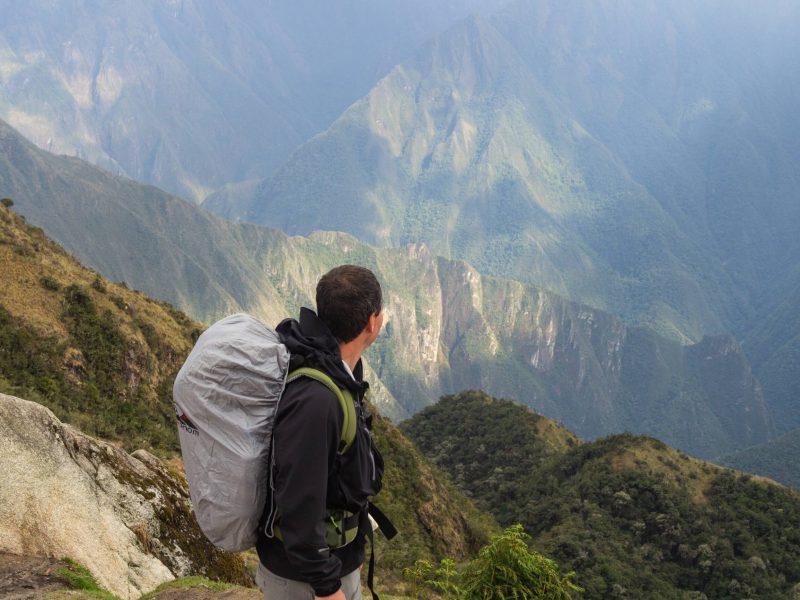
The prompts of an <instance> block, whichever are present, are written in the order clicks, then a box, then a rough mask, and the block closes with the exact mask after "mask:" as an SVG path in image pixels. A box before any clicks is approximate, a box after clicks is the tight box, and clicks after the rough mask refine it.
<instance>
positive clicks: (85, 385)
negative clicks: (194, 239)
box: [0, 207, 201, 453]
mask: <svg viewBox="0 0 800 600" xmlns="http://www.w3.org/2000/svg"><path fill="white" fill-rule="evenodd" d="M0 258H1V262H2V264H3V269H2V273H0V282H2V283H1V284H0V391H3V392H4V393H8V394H13V395H16V396H20V397H23V398H26V399H29V400H34V401H36V402H39V403H41V404H44V405H45V406H47V407H48V408H50V409H51V410H53V412H54V413H55V414H56V416H58V417H59V418H60V419H62V420H64V421H66V422H68V423H70V424H73V425H75V426H76V427H78V428H79V429H81V430H82V431H84V432H85V433H88V434H90V435H94V436H100V437H103V438H105V439H108V440H113V441H117V442H120V443H122V444H124V445H125V447H126V449H128V450H135V449H136V448H140V447H143V446H144V447H149V448H154V449H157V450H160V451H161V452H162V453H169V452H174V451H176V450H177V449H178V445H177V436H176V431H175V425H174V420H175V413H174V409H173V408H172V382H173V380H174V378H175V375H176V374H177V371H178V369H179V368H180V366H181V364H182V363H183V360H184V358H185V356H186V354H188V352H189V350H190V349H191V346H192V344H193V342H194V340H195V339H196V336H197V335H199V333H200V331H201V330H200V326H199V325H198V324H197V323H195V322H194V321H192V320H191V319H189V318H188V317H186V316H185V315H184V314H183V313H181V312H179V311H177V310H176V309H175V308H173V307H172V306H170V305H169V304H167V303H164V302H156V301H154V300H151V299H149V298H147V297H146V296H144V295H143V294H141V293H139V292H135V291H133V290H130V289H128V288H127V287H125V286H121V285H118V284H114V283H111V282H110V281H108V280H106V279H104V278H103V277H101V276H100V275H98V274H97V273H95V272H93V271H90V270H88V269H86V268H84V267H82V266H81V265H80V264H79V263H78V262H77V261H75V259H73V258H72V257H71V256H70V255H69V254H67V253H66V252H65V251H64V250H63V249H62V248H61V247H59V246H58V245H56V244H55V243H53V242H52V241H50V240H49V239H48V238H47V237H46V236H45V235H44V233H43V232H42V230H41V229H39V228H36V227H31V226H29V225H26V224H25V223H24V221H22V219H21V218H20V217H18V216H17V215H16V214H15V213H13V212H12V211H11V210H9V209H8V208H6V207H0Z"/></svg>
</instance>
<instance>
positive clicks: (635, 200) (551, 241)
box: [225, 0, 800, 341]
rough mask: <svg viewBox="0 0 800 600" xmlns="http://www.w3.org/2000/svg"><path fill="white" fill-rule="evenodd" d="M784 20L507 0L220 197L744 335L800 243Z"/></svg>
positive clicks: (242, 208) (670, 324)
mask: <svg viewBox="0 0 800 600" xmlns="http://www.w3.org/2000/svg"><path fill="white" fill-rule="evenodd" d="M798 25H800V11H799V10H798V8H797V6H796V5H795V4H794V3H791V2H786V1H776V2H770V3H768V6H767V7H765V8H764V10H761V9H760V8H759V9H755V8H754V7H752V6H751V5H749V4H747V3H744V2H736V3H734V4H732V5H731V4H730V3H725V2H720V1H713V2H706V3H702V4H693V5H691V6H689V5H686V4H685V3H680V2H672V1H666V0H654V1H652V2H644V3H642V2H623V3H620V2H610V1H608V2H605V1H604V2H595V3H592V4H591V5H587V4H583V3H564V2H556V1H549V0H521V1H517V2H514V3H512V4H510V5H509V6H508V7H506V8H505V9H504V10H501V11H500V12H499V13H498V14H496V15H494V16H492V17H489V18H480V17H475V18H470V19H467V20H465V21H463V22H461V23H459V24H458V25H456V26H454V27H453V28H451V29H450V30H448V31H447V32H445V33H443V34H440V35H438V36H436V37H435V38H434V39H433V41H432V42H430V43H429V44H428V45H427V46H426V47H425V48H424V49H422V50H421V51H420V52H418V53H417V54H416V56H415V57H414V58H412V59H410V60H408V61H405V62H404V63H402V64H400V65H398V66H397V67H395V68H394V69H393V70H392V71H391V72H390V73H389V74H388V75H387V76H386V77H385V78H383V79H382V80H381V81H379V82H378V83H377V84H376V86H375V87H374V88H373V89H372V90H371V91H370V92H369V94H367V95H366V96H365V97H363V98H362V99H360V100H359V101H358V102H356V103H354V104H353V105H352V106H351V107H350V108H349V109H348V110H347V111H345V113H343V114H342V115H341V117H339V119H337V121H336V122H335V123H333V124H332V125H331V127H330V128H329V129H328V130H327V131H325V132H324V133H323V134H320V135H318V136H316V137H315V138H313V139H312V140H310V141H309V142H307V143H306V144H304V145H303V146H302V147H301V148H300V149H298V150H297V151H296V152H295V153H294V154H293V155H292V156H291V157H290V158H289V160H288V161H287V162H286V163H285V164H284V165H283V166H282V167H281V168H280V169H279V170H278V171H277V172H276V173H275V174H274V175H272V176H271V177H269V178H267V179H266V180H265V181H264V182H263V184H262V186H261V189H260V191H258V192H256V193H255V194H253V198H252V200H251V201H250V202H249V203H247V204H246V205H245V204H242V205H235V206H232V207H230V208H229V209H227V210H226V211H225V214H228V215H234V216H237V217H241V218H242V219H246V220H250V221H252V222H256V223H261V224H265V225H270V226H276V227H280V228H281V229H282V230H284V231H287V232H289V233H293V234H307V233H309V232H311V231H313V230H315V229H336V230H341V231H346V232H350V233H352V234H354V235H356V236H357V237H358V238H359V239H362V240H364V241H366V242H368V243H374V244H382V245H398V244H404V243H409V242H413V243H419V242H424V243H426V244H428V245H429V246H430V247H431V248H432V250H433V251H434V252H435V253H436V254H441V255H443V256H447V257H451V258H458V259H464V260H467V261H469V262H470V263H471V264H474V265H475V266H476V267H477V268H478V269H479V270H481V271H482V272H485V273H487V274H493V275H502V276H505V277H510V278H512V279H517V280H522V281H525V282H527V283H532V284H535V285H538V286H541V287H545V288H547V289H549V290H552V291H555V292H557V293H560V294H562V295H565V296H567V297H569V298H570V299H573V300H576V301H581V302H585V303H588V304H590V305H592V306H594V307H597V308H601V309H605V310H609V311H610V312H612V313H614V314H618V315H621V316H623V317H624V318H625V319H626V320H627V321H629V322H633V323H636V324H646V325H648V326H651V327H653V328H655V329H656V330H657V331H659V332H660V333H662V334H666V335H668V336H670V337H674V338H676V339H681V340H684V341H687V340H694V341H698V340H699V339H701V338H702V335H703V334H705V333H718V332H720V331H723V330H728V331H730V330H733V329H736V330H737V331H743V330H744V328H746V323H747V322H748V320H749V319H750V318H752V317H753V316H754V314H753V309H754V307H753V306H752V303H753V301H754V298H753V295H754V294H755V293H757V292H758V291H759V290H761V289H763V288H764V287H765V286H766V285H768V284H770V283H771V282H772V280H773V279H774V278H775V277H777V276H780V274H781V271H782V269H783V268H784V266H785V264H786V263H787V261H788V260H789V259H790V257H794V260H796V257H797V256H798V255H799V254H800V247H799V246H798V242H797V239H796V236H795V235H794V230H795V229H796V227H797V225H798V224H800V208H798V207H800V203H798V202H797V189H798V188H799V186H798V184H800V181H798V174H797V173H798V171H797V169H796V164H795V163H796V161H795V160H794V158H793V157H796V156H797V155H798V150H799V148H798V145H797V144H798V142H797V140H798V135H797V133H798V132H797V128H796V119H794V118H793V115H794V113H795V112H796V109H797V106H798V105H799V104H800V97H798V90H799V89H800V80H799V79H798V74H797V73H798V72H797V70H796V69H794V68H792V65H793V64H794V63H795V62H796V61H797V60H798V58H800V47H799V46H798V43H797V41H796V36H794V35H793V34H792V32H793V31H795V30H796V29H797V27H798ZM742 40H746V43H743V42H742ZM743 48H746V49H747V50H743Z"/></svg>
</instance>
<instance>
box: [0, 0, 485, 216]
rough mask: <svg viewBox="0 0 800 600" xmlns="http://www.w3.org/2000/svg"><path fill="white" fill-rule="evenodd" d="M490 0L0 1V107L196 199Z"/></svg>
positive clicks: (23, 122) (295, 137)
mask: <svg viewBox="0 0 800 600" xmlns="http://www.w3.org/2000/svg"><path fill="white" fill-rule="evenodd" d="M498 4H499V2H498V1H497V0H489V1H486V0H484V1H483V2H476V1H475V0H460V1H458V2H451V3H446V4H445V3H437V4H435V5H431V4H430V3H427V2H423V1H421V0H407V1H404V2H388V1H376V2H369V3H358V4H356V5H353V6H347V7H345V6H333V5H328V4H325V3H322V4H320V3H316V2H308V1H300V2H278V3H270V4H268V5H267V4H264V3H263V2H256V1H253V0H247V1H241V2H237V3H236V4H235V5H228V4H214V3H208V2H201V1H197V0H185V1H182V2H158V1H155V0H147V1H131V0H128V1H125V2H122V3H117V4H114V5H113V6H112V5H106V4H98V5H94V4H92V5H90V4H86V3H83V2H78V3H72V4H70V5H62V4H54V3H49V2H43V1H40V0H35V1H31V2H25V3H4V5H3V6H2V7H0V118H2V119H5V120H7V121H9V122H11V123H12V124H13V125H14V126H15V127H17V128H19V129H20V130H21V131H23V132H24V133H25V135H26V136H27V137H28V138H30V139H31V140H33V141H34V142H35V143H36V144H37V145H39V146H40V147H42V148H47V149H51V150H53V151H56V152H60V153H64V154H70V155H78V156H81V157H82V158H85V159H87V160H90V161H91V162H94V163H96V164H100V165H102V166H105V167H107V168H111V169H112V170H114V171H119V172H122V173H125V174H127V175H128V176H130V177H132V178H134V179H137V180H140V181H147V182H150V183H154V184H157V185H159V187H162V188H164V189H167V190H170V191H172V192H173V193H178V194H181V195H183V196H184V197H187V198H194V199H197V200H202V199H203V198H205V196H206V195H207V194H208V193H209V192H210V191H212V190H214V189H216V188H218V187H221V186H223V185H224V184H228V183H232V182H234V181H240V180H244V179H247V178H251V177H264V176H266V175H268V174H269V173H271V172H272V171H273V170H274V169H275V168H277V167H278V166H279V165H280V164H281V163H282V162H283V161H284V160H285V159H286V157H287V156H288V155H289V153H290V152H291V151H292V150H293V149H294V148H296V147H297V146H298V145H300V144H301V143H302V142H304V141H305V140H307V139H308V138H310V137H311V136H312V135H314V134H315V133H317V132H318V131H320V130H322V129H324V128H325V127H327V126H328V125H330V123H331V122H332V121H333V120H334V119H335V118H336V116H337V115H339V114H340V113H341V111H343V110H344V109H345V108H346V107H347V106H348V105H349V104H350V103H352V102H353V101H354V100H355V99H356V98H358V97H360V96H361V95H363V94H364V93H366V92H367V91H368V90H369V88H370V87H371V86H372V85H373V84H374V83H375V82H376V81H377V80H378V79H379V78H380V77H381V76H382V75H383V74H384V73H385V72H386V71H388V69H389V68H391V67H392V66H393V65H394V64H395V63H396V62H398V61H399V60H402V59H404V58H406V57H407V56H408V55H409V54H410V53H411V52H412V51H413V50H414V49H415V48H416V47H417V45H418V44H420V43H421V42H422V41H424V40H425V39H427V38H428V37H429V36H430V35H432V34H433V33H435V32H437V31H439V30H441V29H443V28H446V27H447V26H448V25H449V24H450V23H452V22H454V21H455V20H457V19H459V18H462V17H464V16H466V15H467V14H469V13H470V12H471V11H473V10H479V11H484V10H485V11H489V10H491V9H492V8H493V7H494V6H497V5H498Z"/></svg>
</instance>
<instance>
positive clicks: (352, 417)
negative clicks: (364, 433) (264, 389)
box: [286, 367, 357, 454]
mask: <svg viewBox="0 0 800 600" xmlns="http://www.w3.org/2000/svg"><path fill="white" fill-rule="evenodd" d="M300 377H308V378H309V379H313V380H315V381H319V382H320V383H321V384H323V385H324V386H325V387H327V388H328V389H329V390H330V391H332V392H333V393H334V394H336V398H338V400H339V405H340V406H341V407H342V413H343V414H344V422H343V424H342V443H341V444H340V445H339V454H344V453H345V452H347V450H348V449H349V448H350V446H352V445H353V440H354V439H355V438H356V420H357V419H356V406H355V404H354V403H353V395H352V394H351V393H350V390H346V389H345V390H343V389H342V388H340V387H339V386H338V385H336V383H335V382H334V381H333V379H331V378H330V376H329V375H328V374H326V373H323V372H322V371H320V370H319V369H312V368H310V367H301V368H300V369H296V370H294V371H292V372H291V373H289V375H288V376H287V377H286V383H289V382H292V381H294V380H295V379H298V378H300Z"/></svg>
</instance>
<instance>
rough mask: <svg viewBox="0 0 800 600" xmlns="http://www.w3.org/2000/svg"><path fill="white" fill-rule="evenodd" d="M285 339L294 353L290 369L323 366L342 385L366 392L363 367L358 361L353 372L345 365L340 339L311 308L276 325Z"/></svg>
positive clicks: (302, 309)
mask: <svg viewBox="0 0 800 600" xmlns="http://www.w3.org/2000/svg"><path fill="white" fill-rule="evenodd" d="M275 330H276V331H277V332H278V335H279V336H280V337H281V341H282V342H283V344H284V345H285V346H286V348H287V349H288V350H289V352H290V353H291V355H292V359H291V363H290V369H291V370H294V369H298V368H300V367H302V366H309V367H314V368H319V369H321V370H322V371H324V372H325V373H327V374H328V375H329V376H330V377H331V378H332V379H333V380H334V381H335V382H336V383H337V384H338V385H340V386H341V387H345V388H347V389H349V390H351V391H353V392H354V393H360V392H362V391H363V390H364V389H365V388H366V387H367V384H366V383H364V382H363V380H362V377H363V368H362V365H361V361H360V360H359V361H358V364H357V365H356V368H355V369H354V370H353V375H355V378H356V380H357V381H353V378H352V377H350V374H349V373H348V372H347V371H346V370H345V367H344V365H343V364H342V353H341V352H340V351H339V341H338V340H337V339H336V337H334V335H333V334H332V333H331V330H330V329H329V328H328V326H327V325H326V324H325V323H324V322H323V321H322V320H321V319H320V318H319V317H318V316H317V313H315V312H314V311H313V310H311V309H310V308H305V307H303V308H301V309H300V320H299V321H297V320H295V319H284V320H283V321H281V322H280V324H279V325H278V326H277V327H276V328H275Z"/></svg>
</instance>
